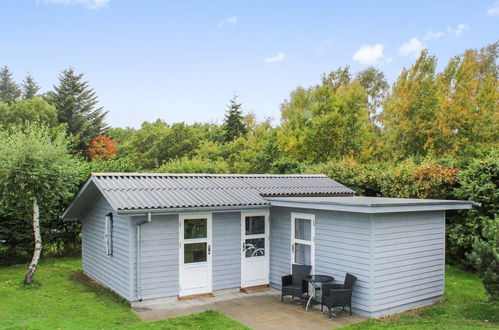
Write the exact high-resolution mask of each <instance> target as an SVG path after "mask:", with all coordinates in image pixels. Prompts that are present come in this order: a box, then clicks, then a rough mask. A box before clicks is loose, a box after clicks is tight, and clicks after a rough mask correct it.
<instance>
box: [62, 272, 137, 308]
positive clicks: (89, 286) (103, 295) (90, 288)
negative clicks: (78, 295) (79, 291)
mask: <svg viewBox="0 0 499 330" xmlns="http://www.w3.org/2000/svg"><path fill="white" fill-rule="evenodd" d="M70 278H71V280H73V281H75V282H78V283H80V284H81V285H83V286H84V288H85V290H84V291H86V292H93V293H95V296H96V298H98V299H101V300H111V301H113V302H115V303H118V304H120V305H123V306H127V307H130V303H129V302H128V301H127V300H126V299H125V298H123V297H121V296H120V295H118V294H117V293H115V292H114V291H112V290H110V289H108V288H106V287H104V286H102V285H101V284H99V283H98V282H97V281H94V280H93V279H92V278H90V277H88V276H87V275H85V274H84V273H83V271H81V270H77V271H73V272H71V275H70Z"/></svg>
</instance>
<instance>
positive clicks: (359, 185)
mask: <svg viewBox="0 0 499 330" xmlns="http://www.w3.org/2000/svg"><path fill="white" fill-rule="evenodd" d="M382 169H383V164H374V165H365V164H361V163H358V162H357V161H355V160H353V159H348V158H347V159H342V160H340V161H337V160H334V161H329V162H327V163H322V164H316V165H312V166H309V167H307V169H306V172H308V173H321V174H326V175H327V176H328V177H330V178H331V179H333V180H336V181H338V182H340V183H342V184H344V185H345V186H347V187H348V188H350V189H353V190H354V191H355V193H356V194H357V195H361V196H377V195H379V194H380V193H381V191H380V186H379V173H380V171H381V170H382Z"/></svg>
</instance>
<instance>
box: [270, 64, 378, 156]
mask: <svg viewBox="0 0 499 330" xmlns="http://www.w3.org/2000/svg"><path fill="white" fill-rule="evenodd" d="M369 125H370V122H369V113H368V109H367V95H366V91H365V90H364V88H363V87H362V85H361V84H360V83H359V81H357V80H354V81H350V75H349V73H348V68H345V69H339V70H338V71H335V72H332V73H330V74H329V75H327V76H324V77H323V78H322V83H321V84H320V85H318V86H314V87H311V88H308V89H304V88H298V89H296V90H295V91H294V92H293V93H292V94H291V98H290V100H287V101H285V102H284V103H283V104H282V106H281V130H279V133H278V134H279V146H280V149H281V151H283V152H284V153H286V154H287V155H289V156H291V157H294V158H297V159H298V160H301V161H309V162H321V161H327V160H329V159H340V158H341V157H344V156H352V157H358V156H359V155H360V154H361V152H362V151H363V147H364V145H365V144H366V143H367V141H368V140H369Z"/></svg>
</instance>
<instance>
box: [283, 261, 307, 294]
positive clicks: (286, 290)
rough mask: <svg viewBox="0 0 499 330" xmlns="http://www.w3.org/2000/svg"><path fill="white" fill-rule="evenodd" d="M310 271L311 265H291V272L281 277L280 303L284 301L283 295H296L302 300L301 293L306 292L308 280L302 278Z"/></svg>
mask: <svg viewBox="0 0 499 330" xmlns="http://www.w3.org/2000/svg"><path fill="white" fill-rule="evenodd" d="M311 271H312V266H309V265H293V269H292V273H293V274H291V275H286V276H283V277H282V278H281V303H283V302H284V296H292V297H298V298H300V299H302V302H303V294H304V293H308V282H306V281H304V280H303V279H304V278H305V276H308V275H310V272H311Z"/></svg>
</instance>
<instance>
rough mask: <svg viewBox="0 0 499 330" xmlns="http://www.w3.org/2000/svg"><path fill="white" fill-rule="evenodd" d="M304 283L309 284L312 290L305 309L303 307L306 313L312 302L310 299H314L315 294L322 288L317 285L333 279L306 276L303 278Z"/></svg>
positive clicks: (321, 276)
mask: <svg viewBox="0 0 499 330" xmlns="http://www.w3.org/2000/svg"><path fill="white" fill-rule="evenodd" d="M303 280H305V281H306V282H308V283H310V284H311V285H312V287H313V288H314V291H313V292H312V295H310V297H309V298H308V301H307V307H305V311H308V306H309V305H310V302H311V301H312V298H315V292H316V291H319V290H321V288H322V286H320V287H318V286H317V284H322V283H328V282H332V281H334V277H332V276H329V275H308V276H305V277H304V278H303Z"/></svg>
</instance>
